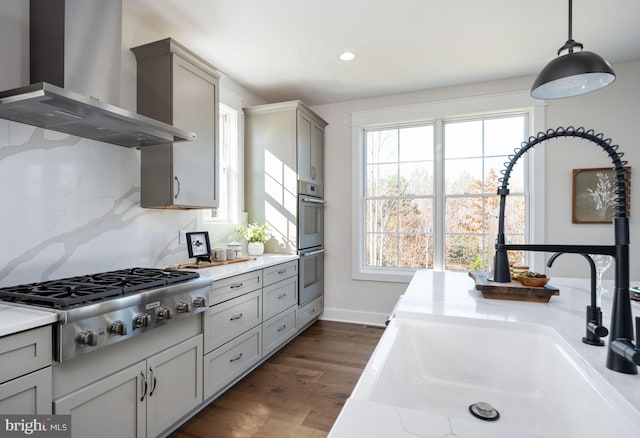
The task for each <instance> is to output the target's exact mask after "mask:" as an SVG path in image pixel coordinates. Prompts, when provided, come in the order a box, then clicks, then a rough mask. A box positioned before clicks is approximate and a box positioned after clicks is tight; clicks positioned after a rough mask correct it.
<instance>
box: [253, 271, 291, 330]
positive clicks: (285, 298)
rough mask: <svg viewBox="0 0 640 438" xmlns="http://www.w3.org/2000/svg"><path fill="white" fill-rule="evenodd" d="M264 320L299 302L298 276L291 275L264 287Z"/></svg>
mask: <svg viewBox="0 0 640 438" xmlns="http://www.w3.org/2000/svg"><path fill="white" fill-rule="evenodd" d="M262 299H263V302H264V304H263V307H262V315H263V320H264V321H266V320H267V319H269V318H271V317H272V316H275V315H277V314H278V313H280V312H282V311H283V310H285V309H286V308H288V307H290V306H293V305H294V304H296V303H297V302H298V277H291V278H288V279H286V280H283V281H280V282H278V283H275V284H272V285H271V286H267V287H265V288H264V289H262Z"/></svg>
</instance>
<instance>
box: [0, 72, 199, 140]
mask: <svg viewBox="0 0 640 438" xmlns="http://www.w3.org/2000/svg"><path fill="white" fill-rule="evenodd" d="M0 118H3V119H7V120H12V121H14V122H20V123H26V124H28V125H33V126H37V127H39V128H45V129H51V130H53V131H59V132H65V133H67V134H71V135H76V136H78V137H83V138H90V139H92V140H98V141H102V142H105V143H111V144H116V145H118V146H125V147H140V146H152V145H156V144H162V143H171V142H175V141H182V140H193V139H195V134H192V133H190V132H187V131H184V130H182V129H178V128H175V127H173V126H171V125H168V124H166V123H162V122H159V121H157V120H154V119H151V118H149V117H145V116H141V115H140V114H136V113H134V112H131V111H127V110H125V109H122V108H118V107H116V106H113V105H109V104H106V103H102V102H100V101H99V100H95V99H92V98H90V97H85V96H82V95H80V94H78V93H74V92H73V91H69V90H65V89H63V88H60V87H56V86H55V85H51V84H47V83H46V82H40V83H38V84H33V85H28V86H26V87H22V88H16V89H14V90H10V91H5V92H1V93H0Z"/></svg>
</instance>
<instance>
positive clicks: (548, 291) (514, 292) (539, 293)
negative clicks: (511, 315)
mask: <svg viewBox="0 0 640 438" xmlns="http://www.w3.org/2000/svg"><path fill="white" fill-rule="evenodd" d="M469 277H471V278H473V279H474V280H475V282H476V289H478V290H479V291H480V292H482V296H483V297H485V298H492V299H498V300H515V301H533V302H536V303H548V302H549V300H550V299H551V296H552V295H560V290H559V289H558V288H556V287H554V286H551V285H550V284H548V283H547V284H546V285H545V286H544V287H531V286H524V285H523V284H522V283H520V282H519V281H517V280H511V282H509V283H496V282H494V281H492V280H489V279H488V278H487V273H486V272H481V271H469Z"/></svg>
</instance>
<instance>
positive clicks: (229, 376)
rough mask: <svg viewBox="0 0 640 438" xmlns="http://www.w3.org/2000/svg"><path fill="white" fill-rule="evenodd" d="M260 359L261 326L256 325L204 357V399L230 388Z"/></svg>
mask: <svg viewBox="0 0 640 438" xmlns="http://www.w3.org/2000/svg"><path fill="white" fill-rule="evenodd" d="M261 359H262V326H260V325H258V326H257V327H254V328H252V329H250V330H249V331H247V332H246V333H244V334H242V335H240V336H238V337H237V338H236V339H234V340H233V341H231V342H228V343H226V344H224V345H222V346H221V347H218V348H217V349H215V350H213V351H212V352H210V353H208V354H206V355H205V356H204V397H205V399H206V398H209V397H212V396H214V395H216V393H218V392H220V391H221V390H222V389H224V388H225V387H228V386H230V385H231V384H232V383H234V381H235V380H236V379H237V378H238V377H240V376H242V375H243V374H244V373H245V372H246V371H247V370H249V369H251V368H252V367H253V366H254V365H256V364H257V363H258V362H260V360H261Z"/></svg>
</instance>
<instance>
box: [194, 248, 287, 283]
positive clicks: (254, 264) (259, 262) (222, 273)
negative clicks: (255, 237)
mask: <svg viewBox="0 0 640 438" xmlns="http://www.w3.org/2000/svg"><path fill="white" fill-rule="evenodd" d="M292 260H298V256H297V255H291V254H265V255H262V256H258V257H256V258H255V260H247V261H244V262H236V263H228V264H226V265H218V266H212V267H211V268H202V269H186V270H187V271H193V272H197V273H199V274H200V276H201V277H208V278H211V279H212V280H213V281H216V280H222V279H224V278H228V277H233V276H234V275H239V274H244V273H246V272H251V271H256V270H258V269H264V268H268V267H270V266H275V265H279V264H280V263H286V262H290V261H292Z"/></svg>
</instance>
